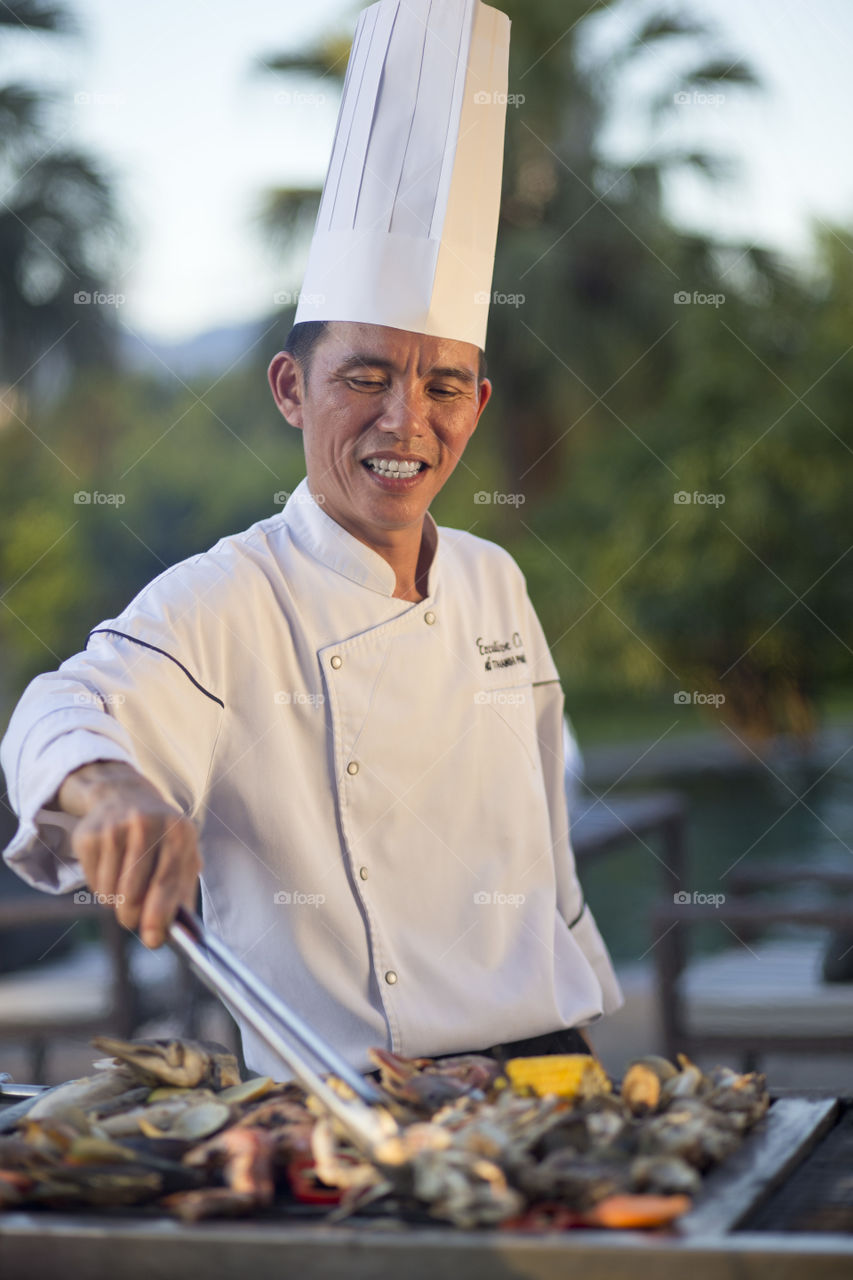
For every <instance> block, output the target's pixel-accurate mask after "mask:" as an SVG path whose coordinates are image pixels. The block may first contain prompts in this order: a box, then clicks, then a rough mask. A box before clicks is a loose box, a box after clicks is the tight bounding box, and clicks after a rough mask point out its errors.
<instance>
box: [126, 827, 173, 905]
mask: <svg viewBox="0 0 853 1280" xmlns="http://www.w3.org/2000/svg"><path fill="white" fill-rule="evenodd" d="M165 825H166V824H165V823H164V821H163V820H162V819H160V818H158V819H157V820H156V821H150V820H149V821H144V822H142V823H141V824H140V825H139V826H136V825H134V827H133V828H132V832H131V840H130V842H129V844H128V846H127V848H126V849H125V856H124V861H123V863H122V869H121V874H120V875H119V879H118V884H117V886H116V897H117V903H116V915H117V916H118V918H119V921H120V923H121V924H123V925H124V927H125V929H137V928H138V927H139V923H140V919H141V915H142V907H143V904H144V902H145V896H146V894H147V893H148V886H149V883H150V881H151V878H152V876H153V875H154V872H155V869H156V866H157V862H158V860H159V857H160V846H161V844H162V841H163V836H164V827H165Z"/></svg>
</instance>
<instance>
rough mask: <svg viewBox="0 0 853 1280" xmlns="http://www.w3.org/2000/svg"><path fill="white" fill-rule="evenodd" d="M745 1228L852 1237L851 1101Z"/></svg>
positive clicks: (852, 1155) (852, 1140)
mask: <svg viewBox="0 0 853 1280" xmlns="http://www.w3.org/2000/svg"><path fill="white" fill-rule="evenodd" d="M741 1230H743V1231H773V1232H798V1231H818V1232H820V1231H831V1232H835V1233H839V1234H853V1102H847V1104H846V1107H845V1110H844V1112H843V1114H842V1115H841V1117H840V1119H839V1121H838V1123H837V1124H836V1126H835V1128H834V1129H832V1130H831V1131H830V1132H829V1133H828V1134H827V1135H826V1137H825V1138H824V1140H823V1142H821V1143H820V1144H819V1146H818V1147H817V1148H816V1149H815V1150H814V1151H813V1152H812V1153H811V1155H810V1156H809V1157H808V1158H807V1159H806V1160H804V1161H803V1163H802V1164H801V1165H800V1167H799V1168H798V1169H796V1170H795V1171H794V1173H793V1174H792V1175H791V1176H790V1177H789V1178H788V1179H787V1181H786V1182H785V1183H784V1184H783V1185H782V1186H781V1187H780V1188H779V1190H778V1191H776V1192H775V1193H774V1195H772V1196H771V1197H770V1199H769V1200H768V1201H767V1202H766V1204H764V1205H763V1206H762V1207H761V1208H760V1209H759V1210H758V1211H757V1212H756V1213H755V1214H754V1215H753V1216H752V1217H751V1218H749V1219H748V1221H746V1222H745V1223H743V1224H742V1226H741Z"/></svg>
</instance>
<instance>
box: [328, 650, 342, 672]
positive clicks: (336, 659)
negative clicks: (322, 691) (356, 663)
mask: <svg viewBox="0 0 853 1280" xmlns="http://www.w3.org/2000/svg"><path fill="white" fill-rule="evenodd" d="M343 662H344V660H343V658H342V657H340V655H339V654H337V653H336V654H333V656H332V658H331V659H330V662H329V665H330V666H331V667H333V668H334V670H335V671H338V670H340V668H341V667H342V666H343Z"/></svg>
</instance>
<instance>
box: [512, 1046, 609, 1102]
mask: <svg viewBox="0 0 853 1280" xmlns="http://www.w3.org/2000/svg"><path fill="white" fill-rule="evenodd" d="M505 1070H506V1074H507V1076H508V1077H509V1082H510V1084H511V1085H512V1087H513V1089H514V1090H515V1092H516V1093H533V1094H535V1095H536V1097H537V1098H544V1097H547V1096H548V1095H549V1094H554V1095H556V1097H558V1098H593V1097H595V1096H596V1095H597V1094H600V1093H610V1091H611V1087H612V1086H611V1084H610V1081H609V1080H608V1078H607V1074H606V1072H605V1070H604V1068H603V1067H602V1065H601V1063H600V1062H598V1061H597V1060H596V1059H595V1058H591V1057H590V1056H589V1054H588V1053H564V1054H556V1053H555V1054H551V1055H550V1056H547V1057H542V1058H511V1059H510V1060H509V1062H507V1064H506V1067H505Z"/></svg>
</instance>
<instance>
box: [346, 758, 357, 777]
mask: <svg viewBox="0 0 853 1280" xmlns="http://www.w3.org/2000/svg"><path fill="white" fill-rule="evenodd" d="M347 773H348V774H350V775H351V776H352V777H353V778H354V777H355V775H356V774H357V773H358V765H357V763H356V762H355V760H350V762H349V764H348V765H347Z"/></svg>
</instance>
